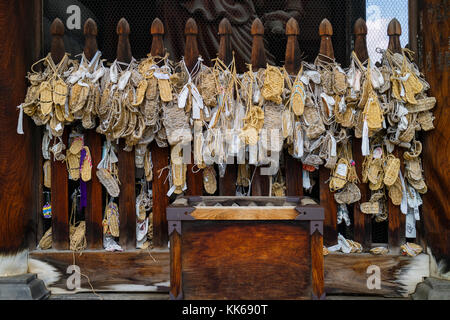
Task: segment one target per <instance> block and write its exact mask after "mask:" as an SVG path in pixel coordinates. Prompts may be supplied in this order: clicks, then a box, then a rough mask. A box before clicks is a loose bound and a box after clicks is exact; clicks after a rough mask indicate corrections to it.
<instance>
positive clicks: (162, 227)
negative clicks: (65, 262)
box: [51, 18, 405, 252]
mask: <svg viewBox="0 0 450 320" xmlns="http://www.w3.org/2000/svg"><path fill="white" fill-rule="evenodd" d="M198 28H199V26H197V24H196V22H195V20H194V19H192V18H191V19H189V20H188V21H187V22H186V28H185V37H186V46H185V54H184V59H185V61H186V65H187V67H188V68H189V69H191V68H192V67H193V66H194V64H195V63H196V61H197V58H198V56H199V50H198V46H197V35H198ZM164 32H165V30H164V25H163V23H162V22H161V21H160V20H159V19H155V20H154V22H153V24H152V26H151V34H152V37H153V41H152V45H151V54H152V55H153V56H164V54H165V49H164V44H163V37H164ZM232 32H233V31H232V27H231V25H230V23H229V21H228V20H227V19H226V18H225V19H223V20H222V22H221V23H220V25H219V37H220V47H219V52H218V57H219V58H220V59H222V60H223V61H224V62H225V63H227V64H228V63H229V62H231V59H232V50H233V48H232V46H231V41H230V36H231V34H232ZM129 33H130V26H129V24H128V22H127V21H126V20H125V19H121V20H120V21H119V23H118V25H117V34H118V45H117V60H118V61H121V62H125V63H128V62H130V61H131V59H132V50H131V45H130V42H129V38H128V35H129ZM51 34H52V46H51V54H52V57H53V60H54V61H55V63H58V62H59V61H60V60H61V59H62V57H63V55H64V53H65V48H64V42H63V35H64V25H63V23H62V22H61V20H59V19H56V20H55V21H54V22H53V24H52V26H51ZM84 34H85V38H86V41H85V48H84V53H85V54H86V57H87V58H88V59H90V58H92V56H93V55H94V54H95V52H96V51H97V49H98V48H97V41H96V35H97V26H96V24H95V22H94V21H93V20H91V19H89V20H88V21H86V23H85V26H84ZM251 34H252V37H253V47H252V59H251V64H252V67H253V70H254V71H256V70H258V69H259V68H265V67H266V56H265V49H264V42H263V37H264V27H263V25H262V23H261V21H260V20H259V19H255V21H254V23H253V26H252V29H251ZM299 34H300V30H299V26H298V23H297V21H296V20H295V19H291V20H289V22H288V23H287V26H286V36H287V46H286V58H285V68H286V70H287V72H288V73H289V74H290V75H296V74H297V72H298V71H299V69H300V66H301V60H300V56H301V54H300V48H299V44H298V40H297V36H298V35H299ZM388 35H389V38H390V41H389V49H390V50H392V51H393V52H400V51H401V46H400V35H401V26H400V23H399V22H398V21H397V20H395V19H394V20H393V21H392V22H391V23H390V25H389V28H388ZM319 36H320V37H321V45H320V53H321V54H322V55H323V56H326V57H329V58H331V59H334V49H333V44H332V36H333V27H332V25H331V23H330V22H329V21H328V20H326V19H325V20H324V21H322V23H321V24H320V26H319ZM354 36H355V46H354V50H355V52H356V54H357V56H358V57H359V59H360V60H361V61H365V60H367V58H368V51H367V41H366V36H367V26H366V23H365V21H364V20H363V19H359V20H358V21H357V22H356V23H355V26H354ZM322 55H321V56H322ZM68 131H69V127H66V129H65V132H64V135H63V137H62V138H63V142H64V144H65V145H67V144H68ZM85 143H86V145H87V146H88V147H89V149H90V150H91V156H92V160H93V174H92V180H91V181H89V182H88V183H87V193H88V195H87V198H88V205H87V208H86V209H85V220H86V238H87V244H88V249H102V247H103V246H102V219H103V208H102V186H101V184H100V182H99V181H98V179H97V177H96V175H95V173H94V172H95V170H96V166H97V164H98V163H99V161H100V160H101V152H102V151H101V150H102V137H101V135H99V134H97V133H96V132H95V129H93V130H86V131H85ZM123 148H124V143H123V141H120V144H119V146H118V148H117V150H118V158H119V179H120V182H121V186H120V189H121V190H120V196H119V199H118V205H119V212H120V245H121V246H122V248H124V249H125V250H133V249H135V247H136V215H135V201H136V195H135V192H136V190H135V165H134V151H133V152H126V151H123ZM150 150H151V154H152V161H153V182H152V190H153V208H152V211H153V230H154V231H153V244H154V246H155V247H157V248H163V247H165V248H166V247H167V243H168V233H167V220H166V207H167V206H168V204H169V199H168V197H167V196H166V193H167V191H168V188H169V186H168V182H167V181H166V176H167V171H165V172H163V174H161V169H163V168H165V167H167V166H168V165H169V149H168V148H160V147H158V146H157V144H156V143H155V142H153V143H152V144H151V145H150ZM360 150H361V140H360V139H353V155H354V160H355V161H356V169H357V173H358V176H359V177H361V170H362V163H363V157H362V155H361V151H360ZM395 153H396V156H400V155H401V154H400V152H399V151H398V150H396V151H395ZM192 166H193V165H189V166H188V171H187V186H188V189H187V191H186V195H191V196H199V195H202V193H203V182H202V173H201V171H200V172H196V173H194V172H193V170H192ZM285 168H286V172H287V174H286V187H287V188H286V194H287V195H288V196H303V183H302V164H301V162H300V161H298V160H295V159H293V158H292V157H290V156H289V155H288V154H287V153H286V157H285ZM329 176H330V171H329V169H326V168H324V167H321V168H320V169H319V184H320V185H319V187H320V204H321V205H322V206H323V207H324V208H325V215H326V219H325V222H324V226H325V228H324V232H325V235H324V244H325V245H327V246H329V245H332V244H335V243H336V241H337V229H338V228H337V204H336V202H335V200H334V196H333V193H332V192H331V191H330V189H329V187H328V184H327V183H325V182H326V181H327V180H328V178H329ZM236 177H237V165H227V169H226V174H225V176H224V177H223V178H220V179H219V184H218V185H219V193H220V195H222V196H233V195H234V190H235V182H236ZM51 180H52V203H51V204H52V215H53V219H52V229H53V232H52V237H53V248H54V249H57V250H67V249H69V189H68V185H69V184H68V173H67V168H66V165H65V163H64V162H60V161H52V176H51ZM359 187H360V189H361V195H362V199H361V202H365V201H367V200H368V196H369V190H368V187H367V185H366V184H360V185H359ZM268 195H269V180H268V177H267V176H262V175H261V174H260V168H257V171H256V174H255V176H254V180H253V183H252V196H268ZM388 201H389V205H388V210H389V212H388V215H389V230H388V238H389V240H388V242H389V246H390V248H391V251H392V250H394V252H395V250H397V249H398V248H399V246H400V245H401V244H403V242H404V240H405V238H404V233H405V216H404V215H403V214H401V212H400V210H399V207H396V206H394V205H392V202H391V201H390V200H388ZM353 213H354V217H353V218H354V219H353V220H354V227H353V231H354V240H356V241H358V242H360V243H362V244H363V246H364V247H365V248H370V245H371V242H372V240H371V234H372V232H371V230H372V229H371V228H372V219H371V217H370V216H368V215H365V214H363V213H362V212H361V211H360V203H356V204H354V205H353Z"/></svg>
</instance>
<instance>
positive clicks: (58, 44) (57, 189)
mask: <svg viewBox="0 0 450 320" xmlns="http://www.w3.org/2000/svg"><path fill="white" fill-rule="evenodd" d="M50 33H51V34H52V46H51V57H52V60H53V62H54V63H55V64H56V65H57V64H58V63H59V62H60V61H61V60H62V58H63V57H64V55H65V53H66V52H65V48H64V41H63V36H64V24H63V23H62V21H61V20H60V19H58V18H57V19H55V20H54V21H53V23H52V25H51V27H50ZM62 140H63V143H64V144H65V145H66V146H68V142H69V141H68V133H67V128H66V129H65V130H64V134H63V136H62ZM51 180H52V182H51V183H52V191H53V192H52V201H51V202H52V247H53V249H57V250H67V249H69V196H68V193H69V190H68V189H69V185H68V172H67V168H66V162H65V161H55V160H54V159H52V162H51Z"/></svg>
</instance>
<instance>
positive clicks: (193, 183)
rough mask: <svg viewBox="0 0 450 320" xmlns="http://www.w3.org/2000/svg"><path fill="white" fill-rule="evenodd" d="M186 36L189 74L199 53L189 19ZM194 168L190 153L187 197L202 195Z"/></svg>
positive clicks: (199, 176)
mask: <svg viewBox="0 0 450 320" xmlns="http://www.w3.org/2000/svg"><path fill="white" fill-rule="evenodd" d="M184 35H185V36H186V47H185V48H184V61H185V62H186V67H187V68H188V70H189V72H191V71H192V69H193V68H194V66H195V64H196V63H197V61H198V57H199V55H200V54H199V51H198V44H197V36H198V26H197V23H196V22H195V20H194V19H192V18H190V19H189V20H188V21H187V22H186V27H185V29H184ZM193 167H194V155H193V154H192V153H191V163H190V164H188V165H187V172H186V183H187V190H186V192H185V194H186V195H188V196H201V195H202V194H203V176H202V172H203V170H195V173H194V172H193V171H192V169H193Z"/></svg>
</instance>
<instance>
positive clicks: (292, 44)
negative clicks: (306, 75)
mask: <svg viewBox="0 0 450 320" xmlns="http://www.w3.org/2000/svg"><path fill="white" fill-rule="evenodd" d="M299 34H300V29H299V27H298V22H297V20H295V19H294V18H290V19H289V21H288V22H287V24H286V36H287V45H286V56H285V68H286V71H287V72H288V73H289V74H291V75H293V74H296V73H298V71H299V69H300V65H301V60H300V47H299V44H298V39H297V37H298V35H299Z"/></svg>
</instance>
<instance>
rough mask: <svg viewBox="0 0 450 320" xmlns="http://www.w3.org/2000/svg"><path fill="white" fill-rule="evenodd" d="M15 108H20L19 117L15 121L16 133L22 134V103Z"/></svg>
mask: <svg viewBox="0 0 450 320" xmlns="http://www.w3.org/2000/svg"><path fill="white" fill-rule="evenodd" d="M17 109H19V110H20V112H19V119H18V121H17V134H24V133H23V104H21V105H20V106H18V107H17Z"/></svg>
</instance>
